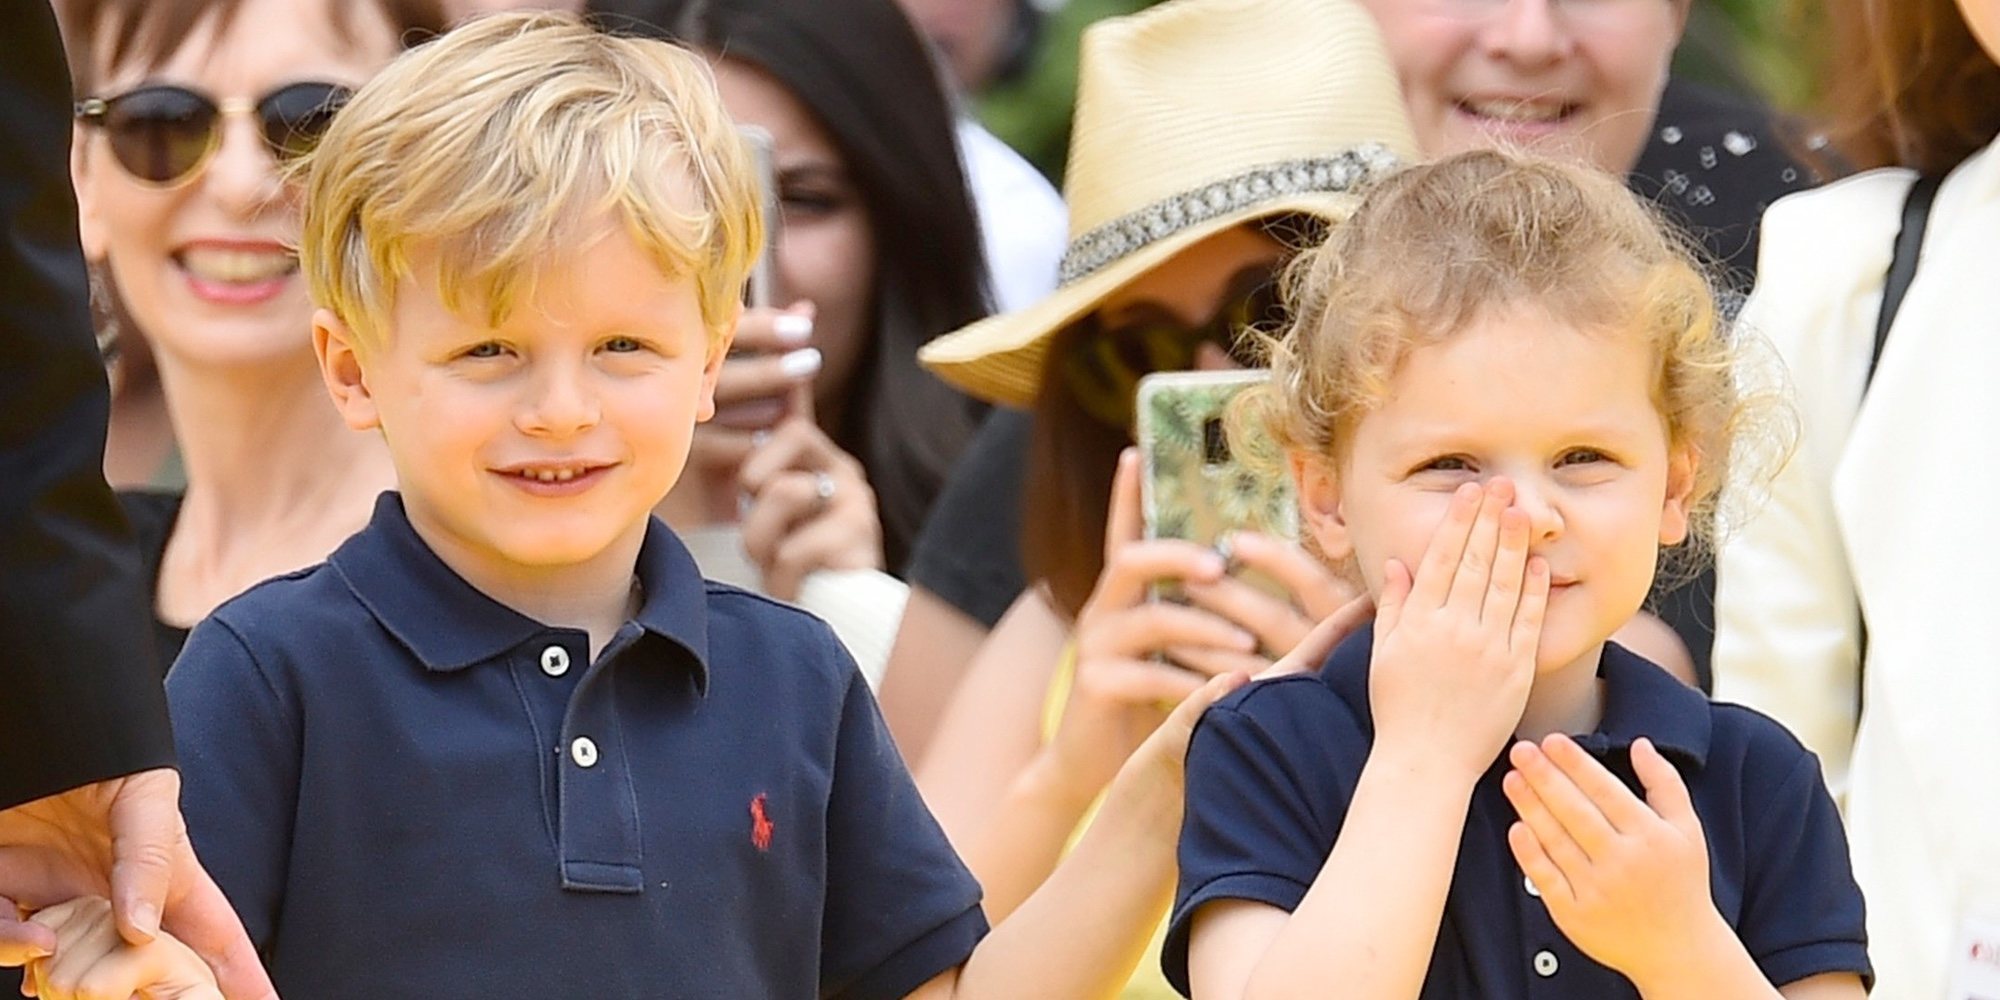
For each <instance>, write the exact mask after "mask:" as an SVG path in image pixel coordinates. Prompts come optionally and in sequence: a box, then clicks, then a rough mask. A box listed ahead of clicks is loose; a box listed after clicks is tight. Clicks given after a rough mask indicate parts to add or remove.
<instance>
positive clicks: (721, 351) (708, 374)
mask: <svg viewBox="0 0 2000 1000" xmlns="http://www.w3.org/2000/svg"><path fill="white" fill-rule="evenodd" d="M742 321H743V303H741V302H738V303H736V305H735V311H733V312H731V313H730V314H729V320H728V322H726V323H725V324H724V325H723V328H722V330H721V331H720V332H718V333H715V334H712V335H710V337H709V342H708V360H707V361H705V362H703V363H702V367H701V398H700V399H699V400H697V401H696V404H695V411H694V419H695V422H696V423H701V422H703V421H705V420H707V419H708V418H710V417H713V416H715V384H716V382H717V381H718V380H720V379H721V378H722V362H723V361H724V360H725V359H727V358H728V357H729V345H730V344H731V343H733V342H735V340H736V324H738V323H740V322H742Z"/></svg>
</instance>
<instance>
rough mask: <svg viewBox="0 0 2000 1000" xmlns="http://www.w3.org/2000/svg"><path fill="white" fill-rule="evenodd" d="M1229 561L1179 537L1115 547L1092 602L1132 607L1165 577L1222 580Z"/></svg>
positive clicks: (1116, 606) (1170, 578)
mask: <svg viewBox="0 0 2000 1000" xmlns="http://www.w3.org/2000/svg"><path fill="white" fill-rule="evenodd" d="M1228 568H1229V567H1228V564H1227V563H1224V562H1223V561H1222V557H1221V556H1219V555H1216V554H1215V550H1213V549H1210V548H1208V547H1206V546H1202V545H1196V544H1195V543H1193V542H1184V541H1181V540H1179V539H1176V538H1160V539H1154V540H1152V541H1143V542H1129V543H1127V544H1124V545H1121V546H1118V547H1117V548H1115V549H1113V550H1112V551H1111V552H1110V553H1109V554H1108V555H1107V556H1106V557H1105V560H1104V572H1103V573H1102V574H1101V575H1099V576H1098V578H1097V589H1096V590H1094V591H1093V592H1092V593H1091V595H1090V603H1091V604H1092V605H1099V606H1103V607H1107V608H1119V607H1129V606H1131V605H1134V604H1138V603H1139V602H1141V601H1144V600H1145V599H1146V596H1147V593H1146V592H1147V591H1148V590H1149V589H1150V588H1151V587H1152V586H1153V585H1154V584H1156V583H1159V582H1161V581H1164V580H1182V581H1185V582H1188V583H1212V582H1214V581H1216V580H1220V579H1222V575H1223V574H1224V573H1225V572H1227V570H1228Z"/></svg>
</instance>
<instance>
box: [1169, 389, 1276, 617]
mask: <svg viewBox="0 0 2000 1000" xmlns="http://www.w3.org/2000/svg"><path fill="white" fill-rule="evenodd" d="M1268 377H1269V373H1268V372H1265V371H1263V370H1256V369H1252V370H1238V371H1213V372H1211V371H1195V372H1160V373H1156V374H1152V375H1148V376H1146V377H1145V378H1144V379H1141V380H1140V382H1139V401H1138V410H1139V413H1138V418H1139V419H1138V432H1139V448H1140V454H1141V455H1142V456H1143V459H1144V475H1143V477H1142V485H1141V495H1142V497H1143V505H1144V508H1145V514H1146V537H1148V538H1179V539H1182V540H1185V541H1190V542H1195V543H1197V544H1200V545H1207V546H1214V545H1215V544H1216V542H1217V540H1218V539H1220V538H1221V537H1222V536H1224V535H1226V534H1228V533H1229V532H1232V531H1241V530H1249V531H1256V532H1260V533H1263V534H1267V535H1274V536H1276V537H1279V538H1285V539H1296V538H1297V537H1298V531H1299V508H1298V502H1297V501H1296V500H1295V499H1294V498H1293V494H1292V484H1291V480H1290V478H1289V477H1287V476H1285V475H1283V474H1282V473H1280V472H1277V471H1276V470H1272V472H1271V473H1268V474H1267V473H1265V472H1262V471H1260V470H1255V469H1252V468H1250V467H1249V466H1247V465H1246V464H1245V463H1243V462H1242V461H1240V460H1239V458H1238V457H1237V456H1236V455H1235V454H1233V453H1232V450H1231V448H1230V446H1229V438H1228V435H1227V434H1226V433H1225V432H1224V429H1223V415H1224V413H1226V412H1227V410H1228V409H1229V404H1230V401H1231V400H1233V399H1235V398H1236V395H1237V394H1238V393H1240V392H1242V391H1243V390H1244V389H1247V388H1249V387H1250V386H1252V385H1256V384H1258V383H1260V382H1263V381H1264V380H1265V379H1267V378H1268ZM1238 575H1239V576H1240V577H1241V578H1242V579H1244V580H1245V581H1246V582H1249V583H1252V584H1254V585H1256V586H1258V587H1259V588H1261V589H1264V590H1267V591H1269V592H1271V593H1273V594H1275V595H1278V596H1281V597H1286V598H1289V596H1290V595H1289V594H1286V593H1285V591H1284V588H1283V587H1282V586H1280V585H1279V584H1278V583H1277V582H1276V581H1275V580H1270V579H1267V578H1264V577H1262V575H1261V574H1254V573H1239V574H1238ZM1158 596H1161V597H1166V598H1169V599H1173V598H1175V597H1176V596H1177V595H1176V594H1174V593H1173V592H1172V591H1171V590H1169V589H1167V588H1162V590H1161V592H1160V593H1159V595H1158Z"/></svg>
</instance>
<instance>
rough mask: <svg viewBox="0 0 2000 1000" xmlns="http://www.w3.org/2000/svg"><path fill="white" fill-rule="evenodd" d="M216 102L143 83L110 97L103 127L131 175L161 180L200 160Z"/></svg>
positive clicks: (211, 132) (210, 132)
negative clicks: (133, 88) (116, 96)
mask: <svg viewBox="0 0 2000 1000" xmlns="http://www.w3.org/2000/svg"><path fill="white" fill-rule="evenodd" d="M215 116H216V108H215V105H213V104H211V103H209V102H208V100H207V99H205V98H203V97H202V96H201V95H199V94H196V93H194V92H193V91H188V90H182V89H181V88H179V87H148V88H145V89H143V90H135V91H133V92H131V93H129V94H126V95H124V96H122V97H120V98H118V99H117V100H115V101H113V102H111V104H110V106H109V107H107V108H106V109H105V114H104V131H105V134H106V135H107V136H108V137H109V139H110V143H111V154H112V155H113V156H116V157H117V158H118V162H119V164H120V165H122V166H123V167H124V168H125V169H126V170H129V171H131V172H132V174H133V176H135V177H139V178H142V179H144V180H149V181H153V182H155V183H159V184H165V183H167V182H170V181H174V180H178V179H180V178H181V177H184V176H186V175H187V173H188V171H191V170H193V169H194V168H195V167H197V166H200V165H201V161H202V158H203V157H205V156H207V155H208V149H209V144H210V143H211V142H213V141H214V137H215Z"/></svg>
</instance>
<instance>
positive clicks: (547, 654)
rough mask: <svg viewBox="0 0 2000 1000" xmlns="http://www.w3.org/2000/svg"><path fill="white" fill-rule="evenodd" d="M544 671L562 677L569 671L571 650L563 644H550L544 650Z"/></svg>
mask: <svg viewBox="0 0 2000 1000" xmlns="http://www.w3.org/2000/svg"><path fill="white" fill-rule="evenodd" d="M542 673H545V674H547V675H549V676H550V677H561V676H562V675H564V674H566V673H569V650H567V649H564V648H562V647H561V646H550V647H549V648H547V649H544V650H542Z"/></svg>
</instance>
